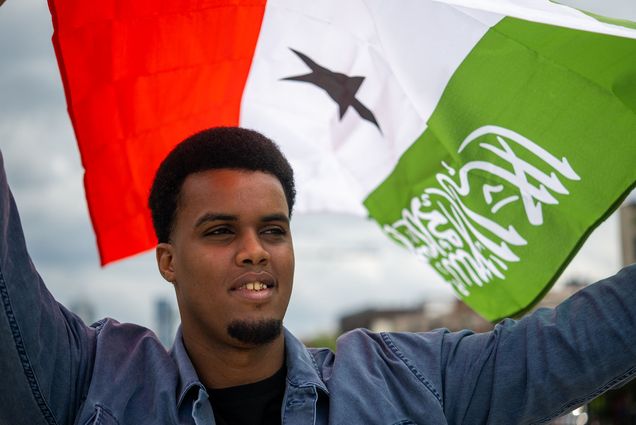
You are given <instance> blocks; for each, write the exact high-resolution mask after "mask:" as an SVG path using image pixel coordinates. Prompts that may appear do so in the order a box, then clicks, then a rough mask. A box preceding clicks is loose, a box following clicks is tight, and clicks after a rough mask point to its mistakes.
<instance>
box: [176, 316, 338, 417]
mask: <svg viewBox="0 0 636 425" xmlns="http://www.w3.org/2000/svg"><path fill="white" fill-rule="evenodd" d="M284 332H285V358H286V362H287V381H288V382H289V383H290V384H291V385H294V386H296V387H307V386H315V387H317V388H320V389H321V390H322V391H324V392H325V393H326V394H329V391H328V390H327V387H326V386H325V384H324V382H322V379H321V378H320V371H319V369H318V365H317V364H316V361H315V360H314V357H313V356H312V355H311V353H310V352H309V351H308V350H307V348H306V347H305V345H304V344H303V343H302V342H300V340H299V339H298V338H296V337H295V336H294V335H293V334H292V333H291V332H290V331H288V330H287V328H284ZM170 355H171V356H172V358H173V359H174V361H175V362H176V363H177V369H178V370H179V386H178V388H177V394H178V402H177V408H179V407H180V406H181V404H182V403H183V401H184V400H185V398H186V396H187V395H188V393H189V392H190V390H192V388H195V387H196V388H197V389H199V390H203V391H204V392H206V394H207V391H206V389H205V386H204V385H203V384H202V383H201V381H200V380H199V376H198V375H197V372H196V370H195V369H194V366H193V365H192V361H191V360H190V357H189V356H188V352H187V351H186V348H185V346H184V345H183V333H182V330H181V326H179V329H178V330H177V334H176V336H175V340H174V344H173V345H172V349H171V350H170Z"/></svg>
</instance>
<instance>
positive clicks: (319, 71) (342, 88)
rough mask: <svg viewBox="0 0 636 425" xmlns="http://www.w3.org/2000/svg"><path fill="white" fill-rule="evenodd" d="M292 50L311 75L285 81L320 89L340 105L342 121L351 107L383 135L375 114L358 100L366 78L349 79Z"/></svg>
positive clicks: (296, 76) (287, 78)
mask: <svg viewBox="0 0 636 425" xmlns="http://www.w3.org/2000/svg"><path fill="white" fill-rule="evenodd" d="M290 50H291V51H292V52H294V53H295V54H296V56H298V57H299V58H300V59H301V60H302V61H303V62H304V63H305V64H306V65H307V66H308V67H309V68H310V69H311V72H310V73H309V74H303V75H295V76H292V77H286V78H283V80H289V81H301V82H304V83H310V84H313V85H315V86H318V87H320V88H321V89H323V90H324V91H326V92H327V94H328V95H329V97H331V98H332V99H333V100H334V101H335V102H336V103H337V104H338V108H339V112H340V119H342V117H343V116H344V114H345V112H347V110H348V109H349V107H352V108H353V109H354V110H355V111H356V112H357V113H358V114H359V115H360V117H362V119H364V120H366V121H369V122H371V123H373V125H375V126H376V127H377V128H378V130H380V133H382V129H381V128H380V125H379V124H378V122H377V120H376V119H375V116H374V115H373V112H371V110H369V108H367V107H366V106H364V105H363V104H362V102H360V101H359V100H358V99H356V93H357V92H358V89H359V88H360V86H361V85H362V82H363V81H364V77H360V76H355V77H349V76H348V75H345V74H342V73H340V72H334V71H330V70H328V69H327V68H325V67H323V66H320V65H318V64H317V63H316V62H314V61H313V60H312V59H311V58H310V57H309V56H307V55H306V54H304V53H302V52H299V51H297V50H294V49H291V48H290Z"/></svg>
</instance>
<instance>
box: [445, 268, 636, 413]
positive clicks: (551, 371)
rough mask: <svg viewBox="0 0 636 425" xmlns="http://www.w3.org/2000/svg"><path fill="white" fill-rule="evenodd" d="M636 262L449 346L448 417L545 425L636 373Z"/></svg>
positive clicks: (453, 339) (451, 338)
mask: <svg viewBox="0 0 636 425" xmlns="http://www.w3.org/2000/svg"><path fill="white" fill-rule="evenodd" d="M635 341H636V265H633V266H630V267H627V268H625V269H623V270H622V271H621V272H620V273H618V274H616V275H615V276H613V277H610V278H608V279H605V280H603V281H600V282H597V283H595V284H594V285H591V286H590V287H588V288H586V289H583V290H581V291H579V292H578V293H576V294H575V295H573V296H572V297H570V298H569V299H568V300H566V301H565V302H563V303H562V304H561V305H559V306H558V307H557V308H556V309H540V310H538V311H537V312H535V313H533V314H532V315H530V316H528V317H526V318H524V319H522V320H520V321H518V322H516V321H513V320H505V321H503V322H502V323H501V324H499V325H497V327H496V328H495V330H494V331H493V332H491V333H487V334H476V335H466V334H461V333H459V334H448V335H447V338H446V341H445V343H444V345H443V354H442V363H443V365H444V368H445V372H444V375H443V377H442V383H441V385H443V387H444V388H446V389H449V388H455V389H459V391H456V392H455V393H451V392H449V391H446V392H445V393H444V394H445V396H444V397H445V404H444V410H445V412H446V415H447V417H449V419H450V420H449V423H475V424H476V423H489V424H512V423H514V424H530V423H545V422H547V421H548V420H549V419H551V418H554V417H555V416H558V415H561V414H564V413H567V412H568V411H570V410H572V409H574V408H575V407H577V406H579V405H581V404H583V403H585V402H586V401H588V400H590V399H592V398H594V397H596V396H598V395H600V394H601V393H603V392H604V391H606V390H608V389H610V388H612V387H615V386H619V385H621V384H622V383H624V382H626V381H628V380H629V379H631V378H632V377H634V375H635V374H636V343H635Z"/></svg>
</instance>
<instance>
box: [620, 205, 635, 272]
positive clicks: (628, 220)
mask: <svg viewBox="0 0 636 425" xmlns="http://www.w3.org/2000/svg"><path fill="white" fill-rule="evenodd" d="M619 211H620V214H619V215H620V220H621V245H622V252H623V265H624V266H626V265H628V264H632V263H636V202H632V203H628V204H625V205H623V206H622V207H621V208H620V210H619Z"/></svg>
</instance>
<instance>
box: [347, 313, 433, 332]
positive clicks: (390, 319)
mask: <svg viewBox="0 0 636 425" xmlns="http://www.w3.org/2000/svg"><path fill="white" fill-rule="evenodd" d="M424 317H425V314H424V311H423V307H422V306H418V307H413V308H406V309H402V308H395V309H375V308H369V309H366V310H362V311H358V312H356V313H352V314H348V315H346V316H343V317H341V318H340V331H341V333H344V332H347V331H350V330H352V329H357V328H366V329H369V330H371V331H374V332H380V331H407V332H417V331H421V330H422V329H421V327H422V322H423V321H424Z"/></svg>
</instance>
